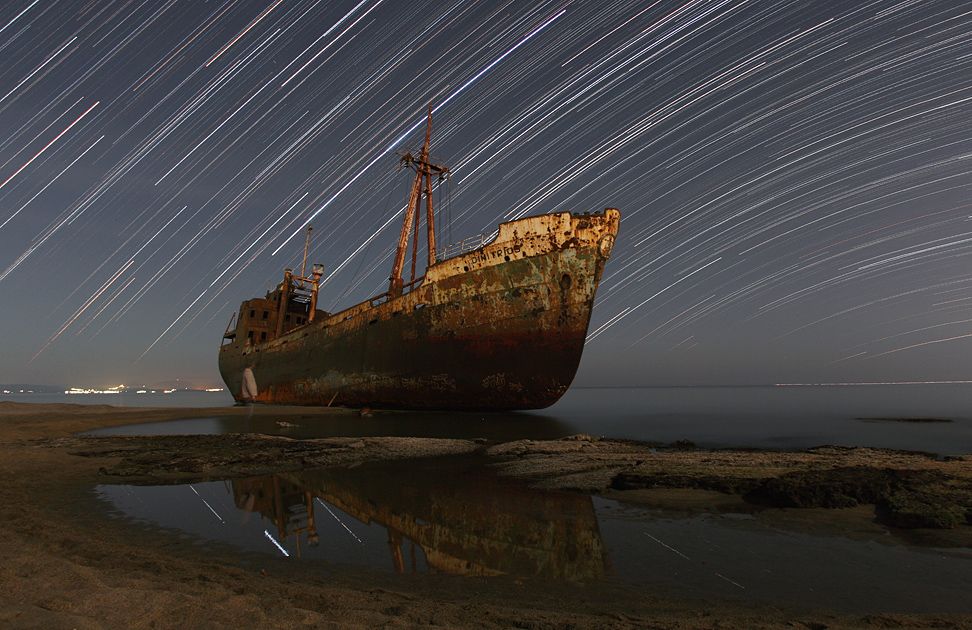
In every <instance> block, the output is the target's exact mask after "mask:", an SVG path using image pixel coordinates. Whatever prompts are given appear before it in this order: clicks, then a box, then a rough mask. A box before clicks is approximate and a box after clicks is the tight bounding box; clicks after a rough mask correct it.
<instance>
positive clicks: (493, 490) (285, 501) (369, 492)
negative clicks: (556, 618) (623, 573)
mask: <svg viewBox="0 0 972 630" xmlns="http://www.w3.org/2000/svg"><path fill="white" fill-rule="evenodd" d="M402 472H403V470H402V468H401V467H400V466H399V467H397V468H393V467H369V468H363V469H362V468H359V469H354V470H338V471H302V472H297V473H281V474H277V475H272V476H270V477H257V478H252V479H243V480H235V481H233V495H234V500H235V502H236V505H237V506H238V507H240V508H242V509H244V510H247V511H252V512H259V513H260V514H261V515H263V516H264V517H266V518H268V519H270V520H271V521H273V522H274V523H275V525H276V527H277V534H278V536H279V538H280V540H281V541H285V540H287V539H288V538H289V537H290V536H294V537H295V543H296V548H297V553H298V554H299V553H300V545H301V538H302V536H303V535H304V534H306V536H307V538H306V540H307V542H309V543H310V544H311V545H316V544H317V541H318V536H319V534H318V526H319V523H318V522H317V521H319V520H320V519H321V518H327V519H330V518H331V516H330V515H328V514H327V513H326V512H325V511H324V510H327V509H329V508H328V505H330V506H333V507H335V508H338V509H339V510H341V511H342V512H344V513H346V514H349V515H350V516H352V517H354V518H355V519H357V520H359V521H361V522H362V523H365V524H371V523H377V524H379V525H382V526H384V528H385V529H386V530H387V533H388V545H389V548H390V551H391V562H392V565H393V567H394V569H395V570H396V571H397V572H400V573H401V572H405V571H406V570H412V571H414V570H416V568H417V561H416V555H415V552H416V549H415V548H416V546H417V547H418V548H419V549H420V550H421V552H422V554H423V555H424V558H425V563H426V564H427V565H428V567H429V568H430V569H432V570H435V571H440V572H443V573H449V574H460V575H502V574H508V575H516V576H542V577H550V578H558V579H567V580H584V579H590V578H596V577H599V576H601V575H602V574H603V573H604V551H603V547H602V543H601V537H600V532H599V531H598V525H597V518H596V516H595V514H594V508H593V505H592V503H591V499H590V497H588V496H584V495H579V494H571V493H563V492H551V491H544V490H534V489H530V488H527V487H525V486H522V485H520V484H517V483H512V482H509V481H507V480H503V479H499V478H497V477H496V476H495V475H493V474H491V473H490V472H489V471H485V470H481V469H476V468H470V467H464V468H462V469H460V470H456V469H453V468H452V467H445V468H443V467H442V465H441V463H440V464H438V465H422V464H416V463H414V462H413V463H412V464H410V467H409V469H408V474H407V476H406V475H403V474H402ZM316 500H319V501H321V502H322V503H318V504H317V508H318V511H317V514H316V515H315V502H316ZM322 508H323V509H322ZM322 514H323V516H322ZM406 543H410V544H406Z"/></svg>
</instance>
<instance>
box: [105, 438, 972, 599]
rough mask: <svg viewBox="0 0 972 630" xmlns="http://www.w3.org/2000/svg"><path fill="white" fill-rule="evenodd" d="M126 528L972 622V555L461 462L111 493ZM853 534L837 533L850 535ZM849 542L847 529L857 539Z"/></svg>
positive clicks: (446, 567)
mask: <svg viewBox="0 0 972 630" xmlns="http://www.w3.org/2000/svg"><path fill="white" fill-rule="evenodd" d="M96 492H97V494H98V496H99V497H100V498H101V499H102V500H103V501H105V502H107V503H108V504H109V505H110V510H111V514H112V515H113V516H114V517H116V518H123V519H131V520H136V521H139V522H141V523H144V524H148V526H150V527H158V528H160V529H162V530H166V531H169V532H177V533H179V534H180V535H182V536H185V537H188V538H189V539H191V540H192V541H193V543H194V549H196V550H197V552H198V553H200V554H205V553H207V551H206V548H207V545H208V544H212V543H219V544H222V545H230V546H232V547H233V548H236V549H239V550H240V551H241V554H242V553H246V554H270V555H275V556H279V557H286V558H287V559H288V560H287V561H290V562H295V563H308V562H310V563H324V564H326V565H327V566H328V567H330V568H331V569H332V570H341V568H342V567H359V568H362V567H363V568H367V569H370V570H378V571H385V572H396V573H402V574H405V573H438V574H446V575H454V576H457V578H461V576H492V577H495V579H503V578H504V577H507V578H508V577H513V578H519V579H526V580H532V581H533V582H532V583H533V584H534V585H536V584H540V585H541V586H542V582H543V581H545V580H557V581H561V580H562V581H570V582H580V583H584V582H591V581H608V582H617V583H622V584H626V585H634V586H637V587H643V588H646V589H648V590H650V591H651V592H655V593H658V594H667V595H675V596H681V597H689V598H700V599H707V598H730V599H741V600H751V601H754V602H757V601H758V602H761V603H766V602H775V603H777V604H779V605H787V606H800V607H807V608H814V609H831V610H835V611H843V612H861V613H863V612H870V611H884V612H888V611H901V612H970V611H972V600H970V599H969V598H968V593H969V592H972V548H969V547H968V546H965V547H953V548H949V549H944V548H928V547H918V546H913V545H908V544H904V543H903V542H902V540H901V539H900V538H897V537H895V536H892V535H891V534H890V533H889V532H888V530H886V529H884V528H882V527H880V526H878V525H874V524H870V523H866V522H865V523H864V525H862V524H861V521H860V519H859V516H857V515H853V518H858V521H853V518H850V519H849V520H848V523H852V524H849V525H847V526H842V525H841V524H840V523H841V519H840V518H839V516H840V511H830V512H829V514H836V515H837V516H838V518H836V520H835V519H832V518H831V519H827V523H826V526H815V525H814V523H813V519H797V521H798V522H797V521H793V522H791V521H790V520H788V519H787V518H780V517H779V515H780V513H781V511H780V510H775V511H773V515H774V517H773V518H767V517H766V516H767V513H760V512H759V511H753V510H747V509H745V508H742V509H729V510H727V511H721V512H713V511H699V510H697V509H693V510H685V509H672V508H665V507H656V506H654V507H646V506H638V505H633V504H630V503H622V502H618V501H615V500H612V499H605V498H601V497H592V496H590V495H586V494H582V493H572V492H562V491H550V490H541V489H535V488H530V487H528V486H527V485H525V484H524V483H521V482H519V481H516V480H512V479H508V478H504V477H500V476H498V475H496V474H495V472H494V471H493V470H492V469H491V468H490V467H489V466H487V465H484V463H483V462H482V461H481V460H478V459H477V458H460V457H447V458H435V459H427V460H413V461H409V462H396V463H392V464H388V463H383V464H375V465H365V466H361V467H357V468H352V469H340V470H306V471H300V472H288V473H280V474H275V475H269V476H264V477H253V478H246V479H233V480H227V481H216V482H205V483H195V484H185V485H171V486H133V485H100V486H98V487H97V488H96ZM835 523H837V525H835ZM842 527H843V529H842Z"/></svg>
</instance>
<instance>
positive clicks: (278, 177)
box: [0, 0, 972, 385]
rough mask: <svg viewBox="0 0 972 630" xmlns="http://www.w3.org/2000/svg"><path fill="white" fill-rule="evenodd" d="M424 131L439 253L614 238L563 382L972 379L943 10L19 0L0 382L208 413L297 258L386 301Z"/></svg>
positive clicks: (346, 292) (0, 25)
mask: <svg viewBox="0 0 972 630" xmlns="http://www.w3.org/2000/svg"><path fill="white" fill-rule="evenodd" d="M429 103H431V104H432V106H433V108H434V112H435V113H434V122H433V136H432V153H433V156H434V158H435V159H436V161H438V162H441V163H444V164H447V165H449V167H450V170H451V174H452V176H451V178H450V179H449V180H448V181H443V182H440V184H439V186H438V188H437V190H436V193H435V194H436V197H437V202H438V204H439V225H438V236H439V241H440V247H441V246H444V245H447V244H449V243H451V242H457V241H459V240H462V239H463V238H466V237H470V236H475V235H478V234H483V235H485V237H487V238H488V237H489V236H490V235H491V234H493V233H494V231H495V230H496V225H497V223H499V222H502V221H506V220H510V219H515V218H519V217H522V216H526V215H530V214H540V213H546V212H559V211H564V210H571V211H574V212H584V211H598V210H601V209H603V208H605V207H617V208H619V209H620V210H621V212H622V224H621V232H620V234H619V237H618V241H617V246H616V248H615V252H614V255H613V257H612V259H611V261H610V263H609V265H608V267H607V269H606V272H605V275H604V279H603V281H602V283H601V287H600V289H599V294H598V298H597V302H596V306H595V311H594V315H593V319H592V321H591V326H590V330H589V335H588V346H587V349H586V350H585V359H584V362H583V363H582V368H581V372H580V375H579V377H578V379H579V382H582V383H597V384H605V383H613V382H624V383H631V384H683V383H685V384H691V383H778V382H844V381H867V382H877V381H885V380H931V379H938V380H963V379H968V378H970V377H972V358H970V357H972V352H970V351H972V313H970V310H969V309H970V308H972V196H970V192H972V8H970V7H969V6H967V5H965V4H964V3H960V2H954V1H936V0H927V1H923V2H915V1H914V0H903V1H886V0H882V1H873V2H866V1H865V2H857V3H848V2H836V1H834V2H830V1H821V2H800V1H795V0H774V1H772V2H761V1H756V0H739V1H735V0H682V1H679V2H667V1H663V0H655V1H641V2H632V1H628V0H606V1H603V2H580V1H567V2H565V1H563V0H560V1H556V2H553V1H544V0H538V1H535V2H513V1H508V2H487V1H461V0H452V1H442V2H410V3H401V2H390V1H387V0H358V1H351V2H325V1H324V0H259V1H257V0H254V1H247V0H213V1H210V2H199V1H189V0H158V1H155V0H145V1H137V2H131V1H129V0H90V1H88V2H80V1H75V0H49V1H45V2H39V1H38V0H32V1H16V0H15V1H13V2H6V3H3V4H2V6H0V304H2V305H3V309H2V311H0V329H2V330H3V331H4V333H5V339H4V342H3V351H2V356H3V360H2V361H0V381H10V382H18V381H20V382H27V381H31V382H65V381H67V380H71V381H72V383H78V384H89V383H90V384H100V383H102V382H108V381H110V382H137V381H146V382H149V381H153V380H162V379H172V378H176V377H180V378H185V379H188V380H192V381H194V382H196V383H198V384H200V385H204V384H216V383H218V382H219V377H218V374H217V370H216V354H217V348H218V345H219V341H220V337H221V334H222V332H223V329H224V327H225V326H226V323H227V321H228V320H229V318H230V315H231V314H232V312H233V311H235V310H236V309H237V308H238V305H239V302H240V301H241V300H243V299H246V298H249V297H253V296H256V295H262V293H263V292H264V291H266V290H267V289H269V288H270V287H272V286H273V285H274V284H275V283H277V282H279V279H280V278H279V277H280V274H281V272H282V269H283V268H284V267H288V266H289V267H299V262H300V255H301V253H302V251H301V247H302V244H303V239H302V236H301V235H302V233H303V231H304V230H305V228H306V226H307V225H312V226H313V227H314V235H315V240H314V243H313V248H312V253H311V254H312V255H311V259H312V261H313V262H320V263H323V264H324V265H325V268H326V273H325V278H326V283H325V285H324V286H323V288H322V293H321V305H322V306H323V307H324V308H327V309H329V310H333V309H336V308H341V307H345V306H350V305H351V304H353V303H355V302H357V301H360V300H362V299H365V298H367V297H370V296H372V295H375V294H377V293H379V292H381V291H382V290H384V287H385V285H386V284H387V275H388V272H389V268H390V266H391V256H392V253H393V248H394V246H395V240H396V237H397V234H396V232H397V228H398V225H399V221H400V217H401V212H402V207H403V205H404V203H405V200H406V196H407V188H408V180H409V178H408V172H407V171H400V170H399V168H398V157H397V152H400V151H404V150H407V149H409V148H411V149H414V148H415V147H416V146H418V145H419V144H420V143H421V141H422V129H421V127H422V125H423V124H424V112H425V109H426V107H427V106H428V104H429ZM419 258H420V259H422V255H420V256H419Z"/></svg>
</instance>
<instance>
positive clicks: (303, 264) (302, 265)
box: [300, 225, 314, 278]
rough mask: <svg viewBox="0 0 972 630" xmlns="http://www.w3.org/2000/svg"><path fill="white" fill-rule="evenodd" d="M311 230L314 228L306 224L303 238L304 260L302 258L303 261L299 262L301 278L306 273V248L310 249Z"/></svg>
mask: <svg viewBox="0 0 972 630" xmlns="http://www.w3.org/2000/svg"><path fill="white" fill-rule="evenodd" d="M313 231H314V228H312V227H311V226H309V225H308V226H307V238H306V239H304V260H303V262H301V263H300V277H301V278H303V277H305V276H306V275H307V252H308V250H310V243H311V232H313Z"/></svg>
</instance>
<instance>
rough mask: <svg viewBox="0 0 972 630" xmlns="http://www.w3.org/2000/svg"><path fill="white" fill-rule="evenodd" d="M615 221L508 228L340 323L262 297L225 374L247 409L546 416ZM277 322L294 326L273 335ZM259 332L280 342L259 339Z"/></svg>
mask: <svg viewBox="0 0 972 630" xmlns="http://www.w3.org/2000/svg"><path fill="white" fill-rule="evenodd" d="M619 221H620V213H619V212H618V211H617V210H615V209H607V210H605V211H604V212H601V213H595V214H583V215H576V214H571V213H567V212H564V213H558V214H548V215H542V216H536V217H528V218H525V219H520V220H517V221H511V222H508V223H503V224H501V225H500V226H499V230H498V232H497V236H496V238H495V239H494V240H493V241H492V242H491V243H488V244H486V245H483V246H481V247H479V248H478V249H475V250H473V251H471V252H467V253H464V254H461V255H458V256H455V257H452V258H447V259H445V260H442V261H437V262H435V264H433V265H431V266H429V267H428V269H427V270H426V273H425V276H424V277H423V278H421V279H420V281H417V282H416V283H415V284H414V285H413V288H412V289H411V290H410V291H408V292H407V293H403V294H402V295H398V296H385V297H383V298H381V296H380V298H381V299H379V300H377V301H376V300H369V301H366V302H363V303H361V304H358V305H356V306H353V307H351V308H349V309H346V310H344V311H341V312H338V313H333V314H329V313H325V312H323V311H317V310H316V309H314V308H313V306H311V307H310V310H309V311H305V313H306V316H304V317H301V315H300V310H299V309H297V310H296V311H294V310H293V308H291V309H290V310H289V311H288V310H287V309H279V312H274V308H276V307H275V304H278V303H279V302H280V298H279V296H278V297H277V299H276V300H275V299H274V298H273V296H272V295H271V294H268V297H267V299H266V300H264V301H263V303H264V304H265V305H267V308H266V309H265V310H264V311H263V313H262V315H263V317H262V319H261V317H260V314H259V311H260V308H259V307H260V305H259V304H257V308H251V307H252V306H253V304H251V303H250V302H253V301H250V302H244V303H243V305H242V306H241V309H240V313H239V320H238V323H237V325H236V328H235V329H233V330H232V331H228V333H227V335H226V339H225V342H224V345H223V346H222V347H221V349H220V353H219V369H220V373H221V374H222V377H223V380H224V381H225V382H226V385H227V387H228V388H229V390H230V391H231V392H232V393H233V395H234V397H235V398H236V399H237V401H239V402H257V403H271V404H293V405H334V406H345V407H373V408H397V409H456V410H459V409H466V410H514V409H540V408H544V407H547V406H549V405H551V404H553V403H554V402H556V401H557V400H558V399H559V398H560V397H561V396H562V395H563V394H564V392H565V391H566V390H567V388H568V387H569V386H570V383H571V381H572V380H573V378H574V374H575V373H576V370H577V367H578V364H579V362H580V358H581V354H582V352H583V348H584V340H585V337H586V335H587V330H588V324H589V322H590V317H591V310H592V307H593V302H594V296H595V293H596V291H597V286H598V283H599V281H600V278H601V274H602V272H603V270H604V265H605V262H606V261H607V259H608V258H609V256H610V254H611V249H612V248H613V245H614V238H615V235H616V233H617V230H618V224H619ZM280 291H281V289H278V293H279V292H280ZM268 312H269V315H268ZM275 316H276V317H280V318H283V317H286V318H287V319H288V320H289V321H288V323H287V325H286V326H280V327H277V328H276V330H277V331H278V333H277V334H274V333H273V332H272V331H273V329H274V325H275V322H274V318H275ZM291 316H293V317H291ZM308 319H309V320H310V321H308ZM261 324H263V325H265V328H266V329H270V330H271V334H270V337H272V338H269V339H267V340H266V341H263V339H262V338H263V337H266V333H265V332H264V333H260V336H256V335H254V334H253V331H254V330H257V329H258V328H259V327H260V325H261ZM291 326H292V327H291ZM248 329H249V330H248Z"/></svg>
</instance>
